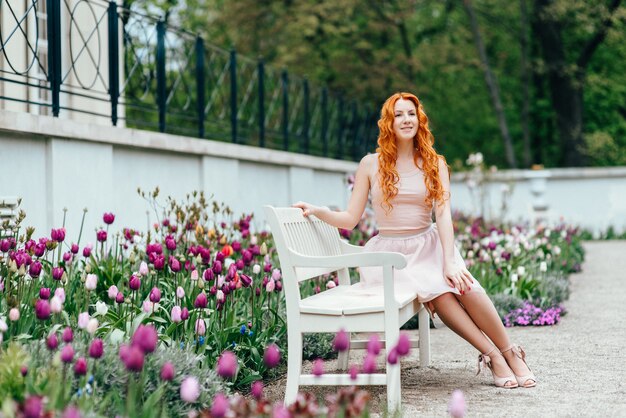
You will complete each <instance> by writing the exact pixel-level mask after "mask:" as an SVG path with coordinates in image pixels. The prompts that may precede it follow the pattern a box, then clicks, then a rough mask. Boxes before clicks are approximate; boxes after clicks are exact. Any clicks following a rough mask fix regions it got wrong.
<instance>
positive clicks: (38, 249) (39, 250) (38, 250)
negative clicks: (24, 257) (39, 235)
mask: <svg viewBox="0 0 626 418" xmlns="http://www.w3.org/2000/svg"><path fill="white" fill-rule="evenodd" d="M45 252H46V244H37V245H35V251H34V254H35V255H36V256H37V257H41V256H42V255H44V254H45Z"/></svg>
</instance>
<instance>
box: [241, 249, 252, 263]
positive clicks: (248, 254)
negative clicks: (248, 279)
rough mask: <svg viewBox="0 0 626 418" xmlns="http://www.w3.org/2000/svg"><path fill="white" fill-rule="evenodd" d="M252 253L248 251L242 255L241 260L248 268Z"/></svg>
mask: <svg viewBox="0 0 626 418" xmlns="http://www.w3.org/2000/svg"><path fill="white" fill-rule="evenodd" d="M252 257H253V255H252V251H249V250H244V251H243V253H242V260H243V262H244V263H245V264H246V266H249V265H250V263H251V262H252Z"/></svg>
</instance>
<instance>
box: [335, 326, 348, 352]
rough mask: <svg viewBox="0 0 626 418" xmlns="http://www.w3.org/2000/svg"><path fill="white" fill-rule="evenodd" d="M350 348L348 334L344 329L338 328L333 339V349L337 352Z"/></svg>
mask: <svg viewBox="0 0 626 418" xmlns="http://www.w3.org/2000/svg"><path fill="white" fill-rule="evenodd" d="M349 348H350V335H349V334H348V333H347V332H346V331H345V330H344V329H340V330H339V332H338V333H337V334H336V335H335V339H334V341H333V349H334V350H335V351H338V352H342V351H346V350H347V349H349Z"/></svg>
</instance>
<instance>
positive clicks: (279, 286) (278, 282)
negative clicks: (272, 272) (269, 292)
mask: <svg viewBox="0 0 626 418" xmlns="http://www.w3.org/2000/svg"><path fill="white" fill-rule="evenodd" d="M332 283H334V282H332ZM275 287H276V289H274V290H275V291H276V292H280V291H281V290H283V282H282V281H281V280H276V285H275Z"/></svg>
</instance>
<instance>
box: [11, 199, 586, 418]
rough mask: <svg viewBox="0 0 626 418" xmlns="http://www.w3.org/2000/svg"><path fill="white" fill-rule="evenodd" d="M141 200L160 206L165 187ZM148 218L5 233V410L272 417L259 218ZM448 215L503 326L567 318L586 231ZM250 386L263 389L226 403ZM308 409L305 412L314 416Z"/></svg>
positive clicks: (276, 296) (266, 262)
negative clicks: (131, 224) (41, 232)
mask: <svg viewBox="0 0 626 418" xmlns="http://www.w3.org/2000/svg"><path fill="white" fill-rule="evenodd" d="M142 196H143V197H144V198H146V200H148V202H149V203H150V205H151V206H152V207H154V208H157V207H159V206H158V204H157V202H156V199H157V197H158V190H155V191H154V192H153V193H149V194H147V193H142ZM155 214H156V216H157V219H158V223H155V224H154V225H153V226H152V228H151V229H150V230H149V231H145V232H141V231H137V230H132V229H129V228H124V229H121V230H119V231H118V230H116V229H115V227H114V226H112V225H114V224H115V215H114V214H111V213H105V214H104V215H103V218H102V222H103V224H102V227H101V228H99V229H98V230H97V231H95V234H94V235H93V236H92V237H91V238H93V239H94V241H95V244H94V245H91V244H86V245H80V242H81V235H82V234H81V232H79V233H78V235H77V236H75V241H72V240H71V239H70V238H69V236H72V233H71V231H65V229H64V228H62V227H61V228H55V229H53V230H52V231H51V233H50V236H47V237H37V239H34V238H33V236H34V231H33V230H32V229H29V228H25V229H23V228H21V226H20V224H21V223H22V222H23V216H20V217H19V218H18V220H17V226H15V227H9V226H8V225H7V224H5V225H3V227H2V228H0V364H2V367H0V400H3V402H4V405H2V408H6V410H13V411H16V410H19V411H20V413H21V414H23V415H24V416H39V415H37V413H40V412H42V411H44V410H45V411H66V415H64V416H78V415H72V414H75V413H76V412H77V410H76V409H75V408H78V410H81V411H89V412H90V413H93V414H95V415H99V416H114V415H116V414H121V415H125V416H141V415H146V414H147V415H146V416H154V415H151V414H152V411H161V413H162V414H163V415H165V416H179V415H184V414H186V413H187V412H188V411H189V410H203V411H205V412H206V414H207V416H209V414H210V415H212V416H220V410H219V408H218V409H216V410H213V409H212V408H214V407H215V405H217V407H219V406H220V405H222V409H223V408H227V409H228V408H230V409H231V410H235V409H239V410H242V411H246V410H248V409H250V408H252V409H254V410H255V411H258V414H259V416H265V415H264V414H266V415H268V414H270V413H273V412H272V411H274V409H275V406H273V405H269V404H268V403H267V402H266V401H264V400H263V398H262V397H261V396H260V395H259V396H257V395H254V393H255V392H254V391H255V390H256V392H257V394H258V392H259V390H260V383H258V382H259V381H260V380H262V379H265V378H268V377H271V376H273V375H274V374H276V373H279V371H277V369H275V367H276V366H278V365H279V364H281V362H282V361H284V359H282V358H281V353H282V351H283V350H282V348H284V347H285V345H286V338H285V334H286V324H285V319H284V318H285V312H284V303H283V296H282V277H281V272H280V269H279V268H278V263H277V259H276V253H275V250H274V248H273V242H272V239H271V235H270V234H268V233H267V232H264V231H259V232H253V231H252V230H251V228H250V224H251V221H252V220H253V218H252V215H245V216H242V217H240V218H238V219H235V218H233V216H232V213H231V212H230V210H229V209H228V208H227V207H225V206H223V205H219V204H217V203H215V202H209V201H207V200H206V199H205V198H204V196H203V195H202V194H201V193H198V194H196V193H194V194H191V195H189V196H187V198H186V199H185V201H184V202H176V201H174V200H172V199H168V201H167V204H166V205H165V209H164V210H163V211H156V212H155ZM83 216H84V215H83ZM455 225H456V226H457V229H458V230H457V245H458V246H459V248H460V249H461V251H462V253H463V255H464V257H465V258H466V260H467V263H468V265H469V268H470V270H471V271H472V273H473V274H474V275H475V276H476V277H477V278H479V279H480V280H481V283H482V284H483V286H484V287H485V289H486V290H487V291H488V292H489V293H490V295H491V296H492V298H493V299H494V301H495V302H496V306H497V307H498V308H499V310H500V312H501V315H502V317H503V320H504V322H505V324H506V325H507V326H513V325H551V324H555V323H557V322H558V320H559V318H560V315H562V314H563V312H562V311H561V310H560V308H559V307H558V304H559V303H560V302H562V301H563V300H564V299H565V298H566V297H567V274H569V273H570V272H573V271H577V270H579V269H580V263H581V262H582V256H583V252H582V247H581V246H580V238H579V235H578V232H577V230H575V229H571V228H567V227H565V226H557V227H554V228H550V229H547V228H530V227H528V226H526V225H517V226H496V225H488V224H485V223H484V222H482V221H481V220H480V219H467V218H464V217H461V216H458V215H457V216H456V217H455ZM340 232H341V234H342V235H343V236H344V237H345V238H347V239H349V240H350V241H351V242H353V243H355V244H360V245H362V244H363V243H364V242H365V241H366V240H367V239H369V238H370V237H371V236H372V235H374V234H375V233H376V231H375V229H374V228H373V226H372V223H371V217H367V216H366V217H365V218H364V220H363V221H362V222H361V223H360V224H359V226H358V228H356V229H355V230H354V231H340ZM335 285H336V277H334V276H332V275H331V276H324V277H320V278H318V279H316V280H312V281H310V282H307V283H306V284H304V285H303V287H302V293H303V295H308V294H312V293H315V292H319V291H321V290H323V289H326V288H330V287H334V286H335ZM307 338H309V337H307ZM311 338H313V339H311V340H309V343H308V344H307V348H308V349H309V351H308V352H307V353H305V356H308V357H310V358H316V357H325V358H326V357H328V356H329V355H332V353H334V351H333V350H329V347H332V346H333V345H335V344H333V342H332V340H333V336H323V335H322V336H319V337H311ZM316 338H317V339H316ZM335 348H336V347H335ZM370 360H371V359H370ZM370 363H372V361H370ZM366 367H367V365H366V364H364V365H362V369H365V368H366ZM251 384H254V385H253V395H254V396H253V398H254V400H253V399H250V398H246V399H243V400H242V398H231V399H230V400H226V399H227V398H226V397H225V396H226V395H228V394H229V393H231V392H232V391H233V390H250V387H251V386H250V385H251ZM255 387H256V389H254V388H255ZM303 396H304V397H303V398H302V399H304V401H303V402H304V403H305V404H307V405H308V404H309V403H310V402H311V400H310V399H309V398H306V396H305V395H303ZM307 396H308V395H307ZM307 399H308V400H307ZM225 400H226V401H225ZM365 401H366V396H365V395H364V394H363V393H361V392H358V391H356V392H355V391H352V392H350V391H340V392H338V394H337V396H336V397H334V398H333V400H330V401H329V403H328V404H327V405H321V404H320V406H319V409H318V412H319V411H336V410H338V409H337V408H338V406H337V405H338V404H341V405H348V406H346V407H354V408H357V409H358V408H361V409H359V410H362V408H364V405H365V404H366V402H365ZM350 402H352V403H350ZM224 405H226V406H224ZM303 405H304V404H302V405H300V406H297V405H295V406H293V407H292V411H291V413H292V414H296V413H300V412H297V410H296V409H297V408H300V407H302V408H304V406H303ZM315 405H317V403H316V404H315ZM350 405H351V406H350ZM294 408H296V409H294ZM307 408H308V407H307ZM316 408H317V406H316ZM3 410H4V409H3ZM29 411H30V412H29ZM277 411H279V412H280V411H282V410H281V409H280V408H279V409H277ZM31 412H32V413H31ZM203 413H204V412H203ZM286 413H290V412H289V411H287V412H286ZM307 413H309V414H310V415H301V416H314V414H313V413H312V412H311V411H309V412H307ZM29 414H30V415H29ZM242 414H243V412H242ZM302 414H304V412H302ZM241 416H245V414H244V415H241ZM268 416H269V415H268Z"/></svg>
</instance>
